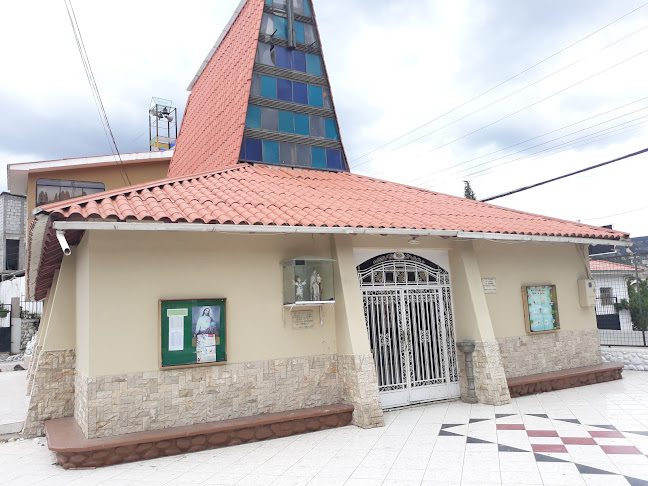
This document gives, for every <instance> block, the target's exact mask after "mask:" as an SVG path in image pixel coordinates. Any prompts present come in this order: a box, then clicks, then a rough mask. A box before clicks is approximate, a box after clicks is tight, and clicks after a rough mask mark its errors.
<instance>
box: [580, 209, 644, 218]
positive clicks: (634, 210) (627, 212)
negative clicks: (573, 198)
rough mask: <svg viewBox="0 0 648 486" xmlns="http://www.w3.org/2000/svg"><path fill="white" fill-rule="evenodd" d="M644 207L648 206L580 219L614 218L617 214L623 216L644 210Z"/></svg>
mask: <svg viewBox="0 0 648 486" xmlns="http://www.w3.org/2000/svg"><path fill="white" fill-rule="evenodd" d="M644 209H648V206H643V207H641V208H635V209H631V210H630V211H624V212H622V213H616V214H609V215H607V216H597V217H596V218H582V219H581V220H580V221H598V220H599V219H608V218H613V217H615V216H622V215H624V214H630V213H636V212H637V211H643V210H644Z"/></svg>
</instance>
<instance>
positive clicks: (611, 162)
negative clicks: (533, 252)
mask: <svg viewBox="0 0 648 486" xmlns="http://www.w3.org/2000/svg"><path fill="white" fill-rule="evenodd" d="M646 152H648V148H645V149H643V150H640V151H638V152H634V153H632V154H628V155H624V156H623V157H619V158H618V159H614V160H609V161H607V162H602V163H600V164H596V165H592V166H590V167H586V168H585V169H581V170H577V171H576V172H570V173H569V174H565V175H561V176H559V177H554V178H553V179H548V180H546V181H542V182H538V183H536V184H532V185H530V186H525V187H521V188H519V189H514V190H513V191H508V192H505V193H502V194H499V195H497V196H492V197H488V198H486V199H482V200H481V202H487V201H493V200H495V199H499V198H502V197H505V196H510V195H511V194H517V193H519V192H524V191H528V190H529V189H533V188H534V187H538V186H543V185H545V184H549V183H550V182H556V181H559V180H561V179H566V178H567V177H571V176H575V175H577V174H582V173H583V172H588V171H590V170H594V169H598V168H599V167H603V166H605V165H609V164H613V163H615V162H619V161H621V160H625V159H629V158H631V157H636V156H637V155H641V154H643V153H646Z"/></svg>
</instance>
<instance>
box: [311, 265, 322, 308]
mask: <svg viewBox="0 0 648 486" xmlns="http://www.w3.org/2000/svg"><path fill="white" fill-rule="evenodd" d="M310 291H311V300H313V301H319V300H322V277H320V274H319V273H317V270H313V273H312V274H311V278H310Z"/></svg>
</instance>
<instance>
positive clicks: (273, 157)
mask: <svg viewBox="0 0 648 486" xmlns="http://www.w3.org/2000/svg"><path fill="white" fill-rule="evenodd" d="M263 162H267V163H268V164H278V163H279V142H271V141H270V140H264V141H263Z"/></svg>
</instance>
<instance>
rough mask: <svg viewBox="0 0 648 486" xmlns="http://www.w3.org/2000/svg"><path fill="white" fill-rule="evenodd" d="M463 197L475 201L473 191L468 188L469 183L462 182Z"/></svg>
mask: <svg viewBox="0 0 648 486" xmlns="http://www.w3.org/2000/svg"><path fill="white" fill-rule="evenodd" d="M464 197H465V198H466V199H472V200H473V201H474V200H476V199H477V196H475V191H473V190H472V187H470V181H464Z"/></svg>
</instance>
